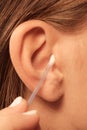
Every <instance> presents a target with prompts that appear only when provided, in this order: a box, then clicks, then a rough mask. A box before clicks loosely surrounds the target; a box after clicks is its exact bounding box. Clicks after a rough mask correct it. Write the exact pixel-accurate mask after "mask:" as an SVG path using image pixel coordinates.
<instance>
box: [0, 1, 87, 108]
mask: <svg viewBox="0 0 87 130" xmlns="http://www.w3.org/2000/svg"><path fill="white" fill-rule="evenodd" d="M86 18H87V0H0V109H2V108H4V107H6V106H8V105H9V104H10V103H11V102H12V101H13V100H14V98H16V97H17V96H19V95H21V96H23V97H24V94H25V91H26V89H25V88H26V87H25V85H24V84H23V82H22V81H21V79H20V78H19V77H18V75H17V74H16V72H15V70H14V67H13V65H12V63H11V60H10V56H9V39H10V36H11V34H12V32H13V30H14V29H15V28H16V27H17V26H18V25H19V24H20V23H22V22H24V21H26V20H30V19H39V20H43V21H45V22H47V23H49V24H52V25H53V26H54V27H56V28H57V29H60V30H61V31H72V30H74V31H75V29H77V27H79V28H80V27H81V26H80V25H82V23H84V22H85V21H86Z"/></svg>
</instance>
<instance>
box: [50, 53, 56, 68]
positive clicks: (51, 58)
mask: <svg viewBox="0 0 87 130" xmlns="http://www.w3.org/2000/svg"><path fill="white" fill-rule="evenodd" d="M54 63H55V57H54V55H51V57H50V61H49V65H50V66H53V64H54Z"/></svg>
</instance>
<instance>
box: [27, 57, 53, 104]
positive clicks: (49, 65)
mask: <svg viewBox="0 0 87 130" xmlns="http://www.w3.org/2000/svg"><path fill="white" fill-rule="evenodd" d="M54 63H55V57H54V55H51V57H50V60H49V62H48V64H47V67H46V69H45V71H44V72H43V75H42V77H41V79H40V81H39V82H38V84H37V86H36V87H35V89H34V91H33V93H32V94H31V96H30V98H29V100H28V104H29V105H30V104H31V103H32V102H33V100H34V98H35V96H36V95H37V93H38V91H39V90H40V88H41V86H42V84H43V82H44V81H45V79H46V76H47V74H48V72H49V70H50V69H51V67H52V66H53V65H54Z"/></svg>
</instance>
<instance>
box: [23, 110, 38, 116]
mask: <svg viewBox="0 0 87 130" xmlns="http://www.w3.org/2000/svg"><path fill="white" fill-rule="evenodd" d="M37 113H38V112H37V111H36V110H32V111H28V112H24V113H23V114H25V115H37Z"/></svg>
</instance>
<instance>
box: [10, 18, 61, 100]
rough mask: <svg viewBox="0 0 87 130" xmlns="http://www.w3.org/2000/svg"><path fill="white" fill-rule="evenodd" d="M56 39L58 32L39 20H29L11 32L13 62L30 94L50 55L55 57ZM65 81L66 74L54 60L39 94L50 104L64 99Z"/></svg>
mask: <svg viewBox="0 0 87 130" xmlns="http://www.w3.org/2000/svg"><path fill="white" fill-rule="evenodd" d="M57 40H58V36H57V30H56V29H55V28H54V27H52V26H51V25H49V24H47V23H45V22H43V21H40V20H31V21H26V22H24V23H22V24H21V25H19V26H18V27H17V28H16V29H15V30H14V32H13V33H12V35H11V38H10V45H9V49H10V56H11V60H12V63H13V65H14V68H15V70H16V72H17V74H18V75H19V77H20V78H21V80H22V81H23V82H24V84H25V85H26V86H27V88H28V89H29V90H30V91H33V90H34V89H35V87H36V85H37V83H38V81H39V80H40V78H41V76H42V73H43V71H44V69H45V67H46V65H47V63H48V61H49V58H50V56H51V54H53V55H54V57H55V50H54V48H55V47H54V46H55V44H56V42H57ZM62 80H63V74H62V72H61V71H60V70H59V69H56V60H55V64H54V66H53V67H52V69H51V70H50V72H49V74H48V75H47V77H46V80H45V82H44V84H43V85H42V87H41V89H40V91H39V93H38V95H39V96H40V97H41V98H43V99H45V100H47V101H52V102H53V101H56V100H59V99H60V97H61V96H63V88H62V87H60V84H61V82H62Z"/></svg>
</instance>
